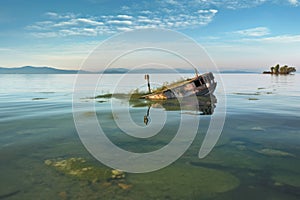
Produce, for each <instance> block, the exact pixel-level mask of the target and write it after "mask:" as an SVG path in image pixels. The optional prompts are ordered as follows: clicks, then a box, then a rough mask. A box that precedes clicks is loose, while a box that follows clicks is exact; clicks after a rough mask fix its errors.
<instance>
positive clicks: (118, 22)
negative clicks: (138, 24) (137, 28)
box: [107, 20, 132, 25]
mask: <svg viewBox="0 0 300 200" xmlns="http://www.w3.org/2000/svg"><path fill="white" fill-rule="evenodd" d="M107 23H108V24H117V25H118V24H123V25H131V24H132V21H129V20H109V21H107Z"/></svg>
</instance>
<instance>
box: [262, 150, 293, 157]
mask: <svg viewBox="0 0 300 200" xmlns="http://www.w3.org/2000/svg"><path fill="white" fill-rule="evenodd" d="M257 152H258V153H260V154H263V155H266V156H282V157H294V155H293V154H291V153H288V152H285V151H281V150H277V149H261V150H258V151H257Z"/></svg>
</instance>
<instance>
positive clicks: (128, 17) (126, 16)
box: [117, 15, 132, 19]
mask: <svg viewBox="0 0 300 200" xmlns="http://www.w3.org/2000/svg"><path fill="white" fill-rule="evenodd" d="M117 18H120V19H132V16H130V15H117Z"/></svg>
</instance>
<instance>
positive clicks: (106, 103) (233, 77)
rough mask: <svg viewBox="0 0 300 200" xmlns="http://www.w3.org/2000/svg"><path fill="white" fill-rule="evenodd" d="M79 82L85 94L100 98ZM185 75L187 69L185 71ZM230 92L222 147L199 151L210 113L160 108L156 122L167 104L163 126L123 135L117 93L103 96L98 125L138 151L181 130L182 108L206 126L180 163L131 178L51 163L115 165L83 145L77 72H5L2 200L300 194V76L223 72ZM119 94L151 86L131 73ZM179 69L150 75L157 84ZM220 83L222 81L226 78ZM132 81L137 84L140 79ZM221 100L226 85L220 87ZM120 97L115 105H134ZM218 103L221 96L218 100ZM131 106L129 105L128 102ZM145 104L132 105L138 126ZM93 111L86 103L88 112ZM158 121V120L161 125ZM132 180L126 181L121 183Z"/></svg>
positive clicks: (106, 88)
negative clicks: (77, 119) (142, 134)
mask: <svg viewBox="0 0 300 200" xmlns="http://www.w3.org/2000/svg"><path fill="white" fill-rule="evenodd" d="M84 76H86V77H87V82H86V84H85V85H82V87H81V88H79V89H80V90H81V91H82V102H83V103H84V102H90V101H94V100H93V99H90V98H86V97H90V96H89V95H88V93H85V91H89V90H91V89H93V88H92V85H91V84H90V83H89V81H88V80H89V79H90V78H91V77H92V76H95V75H84ZM185 76H186V75H185ZM221 77H222V79H223V83H224V88H225V90H226V97H227V112H226V122H225V126H224V129H223V131H222V135H221V137H220V138H219V140H218V143H217V145H216V146H215V148H214V149H213V150H212V152H210V154H209V155H208V156H207V157H205V158H204V159H199V158H198V152H199V148H200V146H201V143H202V142H203V138H204V136H205V132H206V130H207V127H208V122H209V120H210V117H211V115H199V114H200V113H199V112H195V111H191V110H186V111H178V110H173V111H166V108H161V105H158V107H159V108H155V106H152V108H151V109H150V120H151V118H155V117H156V116H159V115H160V112H164V113H166V115H167V120H166V123H165V126H164V128H163V129H162V131H161V132H160V133H159V134H158V135H156V136H154V137H151V138H149V139H135V138H132V137H129V136H127V135H124V134H121V133H122V131H121V130H119V129H118V126H117V125H116V123H115V122H114V120H113V119H114V117H116V116H113V114H112V113H111V107H110V104H111V99H98V101H99V102H95V104H96V111H97V117H98V120H99V123H100V124H101V126H102V128H103V129H104V130H105V132H106V133H108V137H109V138H110V139H111V140H112V141H113V142H114V143H115V144H117V145H118V146H120V147H122V148H124V149H126V150H129V151H133V152H149V151H153V150H156V149H160V148H161V147H163V146H164V145H166V144H168V142H169V141H170V140H171V139H172V138H173V137H174V135H175V133H176V131H177V128H178V122H179V121H180V116H181V115H185V114H193V115H196V117H198V118H199V120H200V124H199V129H198V134H197V136H196V138H195V140H194V142H193V144H192V145H191V146H190V148H189V149H188V150H187V151H186V152H185V154H184V155H183V156H182V157H181V158H180V159H178V160H177V161H176V162H174V163H173V164H172V165H170V166H168V167H166V168H164V169H162V170H159V171H156V172H151V173H145V174H126V178H125V180H121V182H119V180H118V181H116V180H107V179H101V177H95V178H99V179H101V180H96V181H94V179H91V178H86V177H82V176H80V177H78V176H72V175H70V174H68V173H67V171H62V170H59V169H57V168H55V167H54V166H53V165H50V166H49V165H47V164H45V161H46V160H51V161H52V162H54V161H59V160H68V159H70V158H83V159H85V160H86V161H87V163H88V165H89V166H92V167H98V168H99V169H101V170H108V171H109V170H110V169H109V168H107V167H106V166H104V165H103V164H101V163H100V162H98V161H97V160H95V159H94V158H93V157H92V156H91V155H90V154H89V153H88V151H87V150H86V149H85V148H84V146H83V145H82V143H81V142H80V139H79V137H78V134H77V132H76V129H75V125H74V121H73V115H72V93H73V83H74V80H75V76H74V75H0V163H1V164H0V177H1V179H0V199H299V197H300V170H299V169H300V159H299V158H300V147H299V144H300V131H299V130H300V123H299V122H300V113H299V110H300V106H299V100H300V88H299V85H300V77H299V74H296V75H293V76H270V75H261V74H223V75H222V76H221ZM118 78H119V75H105V76H104V77H103V80H102V81H101V82H100V85H99V86H98V88H97V90H96V94H101V93H108V92H112V91H113V90H114V88H113V86H114V84H112V83H115V81H117V80H118ZM127 78H128V79H127V80H125V82H123V83H121V84H120V85H119V86H118V88H117V89H116V90H115V91H114V92H129V91H131V90H133V89H135V88H136V85H143V84H144V80H143V75H138V74H135V75H129V76H128V77H127ZM166 78H169V79H171V80H176V78H177V77H176V76H175V75H174V77H173V76H171V77H170V75H160V76H158V75H155V74H154V75H151V80H152V81H153V82H155V83H156V85H159V83H163V82H164V80H165V79H166ZM219 82H220V81H219ZM133 83H134V84H133ZM215 95H216V99H217V103H216V105H215V106H216V111H215V112H214V113H213V115H217V114H218V113H217V112H218V110H217V109H218V106H221V105H220V104H218V99H219V100H220V99H221V98H222V96H223V95H222V93H221V92H220V91H219V90H217V91H216V92H215ZM118 101H120V103H119V106H118V107H117V108H116V109H117V111H122V109H124V107H126V104H123V103H122V100H118ZM219 102H220V101H219ZM124 105H125V106H124ZM147 109H148V107H147V106H143V105H134V104H133V105H131V108H130V113H131V115H132V118H133V120H134V121H135V122H136V123H137V124H138V125H140V126H145V125H144V124H143V118H144V116H145V114H146V113H147ZM90 112H91V111H90V110H82V113H83V115H86V117H89V115H90ZM157 125H159V124H157ZM120 183H122V184H125V186H129V187H125V186H124V185H123V186H124V187H123V188H122V184H121V186H120Z"/></svg>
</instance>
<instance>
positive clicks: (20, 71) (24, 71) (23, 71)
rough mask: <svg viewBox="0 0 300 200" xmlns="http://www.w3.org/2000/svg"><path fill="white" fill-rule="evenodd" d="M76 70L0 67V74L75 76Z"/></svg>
mask: <svg viewBox="0 0 300 200" xmlns="http://www.w3.org/2000/svg"><path fill="white" fill-rule="evenodd" d="M77 72H78V70H63V69H56V68H52V67H32V66H24V67H16V68H2V67H0V74H77Z"/></svg>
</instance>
